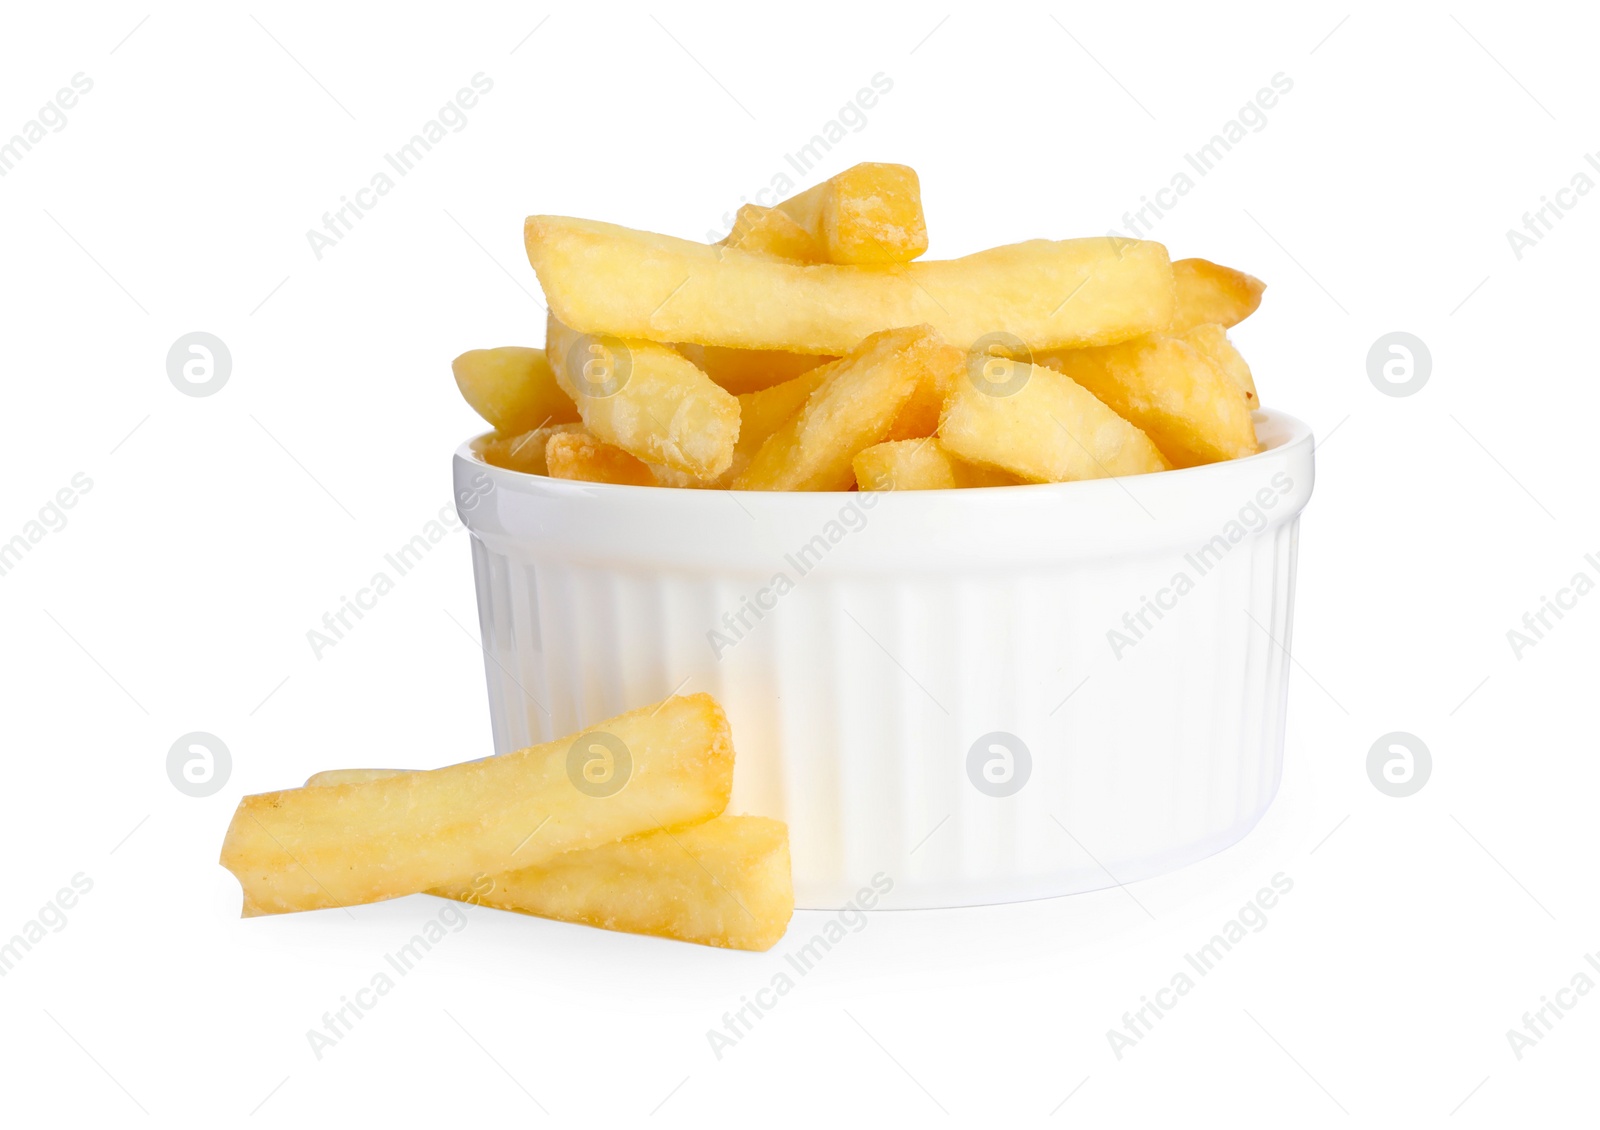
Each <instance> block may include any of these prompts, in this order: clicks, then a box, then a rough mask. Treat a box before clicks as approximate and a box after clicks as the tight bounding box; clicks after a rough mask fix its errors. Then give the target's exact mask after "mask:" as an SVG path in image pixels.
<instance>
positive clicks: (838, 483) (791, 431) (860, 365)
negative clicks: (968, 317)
mask: <svg viewBox="0 0 1600 1130" xmlns="http://www.w3.org/2000/svg"><path fill="white" fill-rule="evenodd" d="M960 365H961V352H960V351H959V350H957V349H955V348H954V347H952V346H949V345H946V344H945V343H944V342H943V341H942V340H941V339H940V337H939V335H938V334H937V333H935V332H934V331H933V329H932V327H930V326H908V327H905V328H903V329H895V330H884V331H882V332H880V333H875V334H873V335H872V336H870V337H868V338H867V339H866V340H865V341H863V342H862V343H861V344H860V345H859V346H858V347H857V348H855V349H854V350H851V351H850V352H849V353H847V354H846V355H845V356H843V357H841V358H840V359H839V360H838V361H835V362H834V363H833V364H832V365H830V366H829V367H828V369H827V376H826V377H825V378H824V379H823V381H822V383H821V384H820V385H818V387H817V389H816V390H815V391H814V392H812V394H811V395H810V396H809V397H808V398H807V399H806V402H805V405H804V407H802V408H801V409H800V411H799V412H798V413H796V415H795V416H794V417H793V418H792V419H790V420H789V421H788V423H786V424H784V425H783V426H782V427H780V428H779V429H778V430H777V431H775V432H773V434H772V435H771V436H769V437H767V440H766V442H765V443H763V444H762V445H761V448H760V450H758V451H757V452H756V454H755V458H754V459H752V460H751V462H750V466H749V467H748V468H746V469H745V471H744V472H743V473H742V474H740V475H739V476H738V477H737V478H736V479H734V481H733V488H734V489H735V490H849V489H850V485H851V482H852V481H853V478H854V472H853V471H852V469H851V461H852V460H853V459H854V458H855V457H856V454H857V452H860V451H861V450H863V449H865V448H868V447H871V446H872V445H873V444H875V443H881V442H883V439H884V437H885V436H886V435H887V434H888V432H889V429H890V428H891V427H892V426H893V425H894V422H895V419H896V418H897V417H898V416H899V414H900V411H901V409H903V408H904V407H905V405H906V403H907V401H909V400H910V399H911V397H912V396H913V395H914V394H915V393H916V391H917V389H918V387H919V386H920V385H921V384H922V383H923V382H924V381H928V380H938V379H940V378H939V377H938V375H937V373H938V370H940V369H952V370H953V369H958V368H959V367H960Z"/></svg>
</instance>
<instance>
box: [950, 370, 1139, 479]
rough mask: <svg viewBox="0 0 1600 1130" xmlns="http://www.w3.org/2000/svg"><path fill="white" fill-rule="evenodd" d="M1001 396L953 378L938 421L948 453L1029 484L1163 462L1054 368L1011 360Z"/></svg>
mask: <svg viewBox="0 0 1600 1130" xmlns="http://www.w3.org/2000/svg"><path fill="white" fill-rule="evenodd" d="M1015 366H1016V368H1015V369H1014V370H1013V372H1014V374H1015V375H1014V377H1013V378H1012V379H1011V380H1010V381H1008V382H1006V383H1008V384H1010V383H1016V384H1020V387H1019V388H1016V389H1015V390H1013V391H1010V392H1009V394H1008V395H995V394H994V393H993V392H992V391H983V390H981V389H980V388H979V387H978V384H977V383H976V382H975V381H974V380H972V379H970V377H963V378H962V379H960V380H957V381H956V383H955V388H954V390H953V391H952V392H951V395H950V399H949V400H948V401H947V402H946V403H945V410H944V417H943V419H941V420H940V422H939V439H940V440H941V442H943V444H944V446H945V447H946V448H947V449H949V451H950V452H952V453H953V454H954V455H956V456H957V457H959V458H961V459H965V460H967V461H968V462H971V463H977V464H979V465H981V466H987V467H994V468H998V469H1000V470H1002V471H1008V472H1010V473H1011V474H1013V475H1016V476H1017V477H1018V478H1019V479H1022V480H1024V481H1027V482H1034V483H1058V482H1070V481H1073V480H1078V479H1101V478H1109V477H1112V476H1115V475H1142V474H1146V473H1147V472H1150V471H1164V470H1167V469H1168V466H1169V465H1168V463H1167V461H1166V460H1165V459H1164V458H1162V455H1161V452H1160V451H1158V450H1157V449H1156V445H1155V444H1153V443H1151V442H1150V438H1149V437H1148V436H1146V435H1145V434H1144V433H1143V432H1142V431H1140V430H1139V429H1138V428H1136V427H1134V426H1133V425H1132V424H1130V423H1129V422H1128V421H1127V420H1124V419H1123V418H1122V417H1121V416H1119V415H1117V414H1116V413H1115V412H1113V411H1112V410H1111V409H1110V408H1108V407H1106V406H1105V405H1104V404H1102V403H1101V402H1100V401H1098V400H1096V399H1095V398H1094V396H1092V395H1091V394H1090V393H1089V392H1088V390H1086V389H1084V388H1083V387H1082V386H1080V385H1078V384H1076V383H1075V382H1073V381H1072V380H1071V379H1069V378H1068V377H1066V376H1064V375H1062V374H1061V373H1059V372H1057V371H1056V370H1054V369H1048V368H1045V367H1044V366H1042V365H1033V364H1029V363H1027V362H1025V361H1017V362H1015Z"/></svg>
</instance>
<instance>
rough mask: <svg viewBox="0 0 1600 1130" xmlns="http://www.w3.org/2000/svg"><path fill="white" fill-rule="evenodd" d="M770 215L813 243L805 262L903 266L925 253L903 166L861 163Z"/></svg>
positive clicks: (916, 188)
mask: <svg viewBox="0 0 1600 1130" xmlns="http://www.w3.org/2000/svg"><path fill="white" fill-rule="evenodd" d="M743 211H744V210H743V209H740V212H741V214H742V213H743ZM776 211H778V212H781V213H783V214H784V215H786V216H788V217H789V218H790V219H792V220H794V221H795V222H796V223H797V224H798V225H799V227H800V228H801V230H803V231H805V232H806V233H808V234H809V235H810V236H811V237H812V239H813V240H814V241H815V244H816V245H817V247H818V248H819V249H820V251H821V252H822V254H821V257H820V258H818V259H815V260H808V261H811V262H823V263H854V264H860V265H872V266H880V265H884V264H890V263H909V262H911V260H913V259H915V258H916V257H917V256H918V255H921V254H922V253H923V252H924V251H926V250H928V224H927V221H926V220H925V219H924V218H923V215H922V186H921V184H919V183H918V181H917V173H916V170H915V169H913V168H911V167H910V166H909V165H886V164H880V163H878V162H874V161H867V162H863V163H862V164H859V165H856V166H854V167H852V168H849V169H846V170H845V171H844V172H842V173H840V174H839V175H838V176H835V177H830V178H829V179H828V180H825V181H823V182H822V183H821V184H819V185H816V186H815V187H813V188H809V189H807V190H806V191H805V192H802V193H800V194H799V195H798V196H791V197H790V198H789V199H788V200H785V201H783V203H781V204H779V205H778V206H777V208H776ZM790 257H791V258H801V256H790Z"/></svg>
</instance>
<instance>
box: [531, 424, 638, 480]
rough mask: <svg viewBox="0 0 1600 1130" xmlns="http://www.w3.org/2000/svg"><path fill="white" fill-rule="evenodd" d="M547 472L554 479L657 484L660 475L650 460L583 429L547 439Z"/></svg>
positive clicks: (545, 452) (545, 451) (545, 453)
mask: <svg viewBox="0 0 1600 1130" xmlns="http://www.w3.org/2000/svg"><path fill="white" fill-rule="evenodd" d="M544 461H545V468H546V469H545V474H547V475H549V476H550V477H551V478H552V479H579V480H581V481H583V482H586V483H618V484H622V485H624V486H636V487H653V486H656V485H657V482H658V480H657V477H656V475H655V472H654V471H652V470H651V469H650V467H649V465H648V464H646V463H644V462H642V461H641V460H638V459H635V458H634V457H633V456H631V455H629V454H628V453H627V452H626V451H624V450H622V448H620V447H613V446H612V445H611V444H609V443H606V442H605V441H604V440H599V439H596V438H595V437H594V436H592V435H586V434H584V433H582V432H562V433H558V434H556V435H552V436H551V437H550V438H549V439H548V440H546V441H545V449H544Z"/></svg>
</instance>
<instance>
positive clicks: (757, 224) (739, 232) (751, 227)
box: [717, 204, 828, 263]
mask: <svg viewBox="0 0 1600 1130" xmlns="http://www.w3.org/2000/svg"><path fill="white" fill-rule="evenodd" d="M717 246H719V247H732V248H735V249H737V250H739V251H749V252H753V253H754V254H757V255H776V256H778V257H779V258H780V259H795V260H798V261H799V262H801V263H826V262H827V261H828V256H827V252H826V251H824V250H823V247H822V244H821V243H819V242H818V241H817V238H816V236H814V235H813V234H812V233H811V232H809V231H807V230H806V229H805V228H803V227H801V226H800V225H799V224H798V223H797V222H795V220H794V219H793V218H792V217H790V216H789V215H788V214H787V213H785V212H780V211H778V209H776V208H763V207H762V206H761V205H759V204H746V205H744V206H743V207H742V208H740V209H739V215H738V216H737V217H736V218H735V220H734V224H733V230H732V231H731V232H729V233H728V234H727V236H726V238H724V239H723V240H722V242H721V243H719V244H718V245H717Z"/></svg>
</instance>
